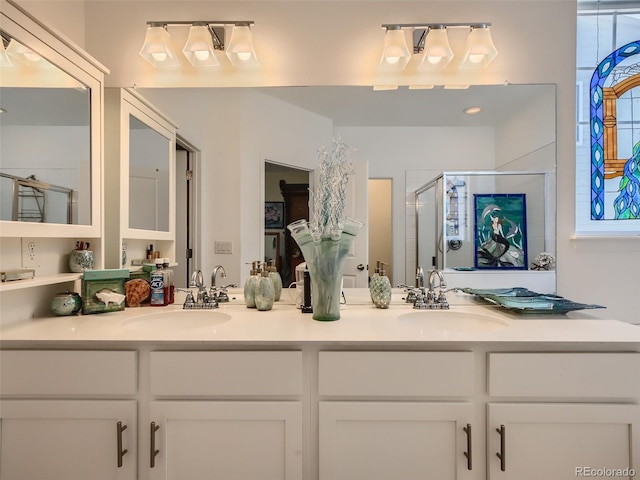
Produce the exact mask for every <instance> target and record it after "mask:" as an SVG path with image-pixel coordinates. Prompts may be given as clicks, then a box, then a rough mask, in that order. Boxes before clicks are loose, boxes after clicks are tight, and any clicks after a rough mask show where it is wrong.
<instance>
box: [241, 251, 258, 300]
mask: <svg viewBox="0 0 640 480" xmlns="http://www.w3.org/2000/svg"><path fill="white" fill-rule="evenodd" d="M259 264H260V262H258V261H255V262H252V263H251V272H250V273H249V277H248V278H247V281H246V282H244V304H245V305H246V306H247V307H248V308H256V287H257V286H258V265H259Z"/></svg>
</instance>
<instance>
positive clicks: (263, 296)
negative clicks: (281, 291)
mask: <svg viewBox="0 0 640 480" xmlns="http://www.w3.org/2000/svg"><path fill="white" fill-rule="evenodd" d="M270 274H271V272H270V268H269V267H266V266H265V268H264V270H263V271H262V275H261V276H260V280H259V281H258V284H257V285H256V293H255V302H256V308H257V309H258V310H260V311H266V310H271V307H273V301H274V300H275V289H274V287H273V280H272V279H271V277H270Z"/></svg>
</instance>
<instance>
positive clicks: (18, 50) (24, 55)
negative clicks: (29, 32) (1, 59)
mask: <svg viewBox="0 0 640 480" xmlns="http://www.w3.org/2000/svg"><path fill="white" fill-rule="evenodd" d="M6 54H7V56H8V57H10V58H15V59H16V60H18V61H19V62H21V63H23V64H25V65H30V66H32V67H45V66H51V64H50V63H49V62H47V61H46V60H45V59H44V58H42V57H41V56H40V55H38V54H37V53H36V52H34V51H33V50H31V49H30V48H28V47H25V46H24V45H22V44H21V43H20V42H18V41H16V40H15V39H13V38H12V39H11V40H10V41H9V45H7V50H6Z"/></svg>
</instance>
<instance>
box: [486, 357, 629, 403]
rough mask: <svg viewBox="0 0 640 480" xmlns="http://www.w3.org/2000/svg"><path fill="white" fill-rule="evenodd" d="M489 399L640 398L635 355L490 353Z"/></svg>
mask: <svg viewBox="0 0 640 480" xmlns="http://www.w3.org/2000/svg"><path fill="white" fill-rule="evenodd" d="M489 395H491V396H492V397H585V398H596V397H600V398H605V397H606V398H633V397H639V396H640V354H639V353H491V354H489Z"/></svg>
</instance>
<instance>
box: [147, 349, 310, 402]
mask: <svg viewBox="0 0 640 480" xmlns="http://www.w3.org/2000/svg"><path fill="white" fill-rule="evenodd" d="M150 368H151V373H150V375H151V378H150V382H151V394H152V395H167V396H169V395H178V396H188V395H222V396H227V395H256V396H259V395H301V394H302V352H299V351H290V352H288V351H287V352H282V351H275V352H271V351H269V352H256V351H246V352H245V351H233V352H151V367H150Z"/></svg>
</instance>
